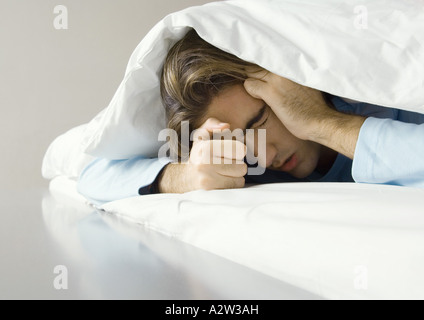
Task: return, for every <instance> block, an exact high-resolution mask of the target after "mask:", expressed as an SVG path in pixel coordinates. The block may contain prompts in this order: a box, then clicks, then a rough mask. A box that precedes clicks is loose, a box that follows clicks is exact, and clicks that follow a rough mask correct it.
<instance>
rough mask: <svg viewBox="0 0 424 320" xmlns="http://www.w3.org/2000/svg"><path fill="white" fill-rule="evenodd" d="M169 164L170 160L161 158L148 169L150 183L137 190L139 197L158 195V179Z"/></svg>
mask: <svg viewBox="0 0 424 320" xmlns="http://www.w3.org/2000/svg"><path fill="white" fill-rule="evenodd" d="M169 163H171V160H170V159H168V158H162V159H159V161H157V162H156V163H155V164H154V165H152V167H150V168H149V177H150V179H149V180H150V182H149V183H148V184H147V185H145V186H142V187H140V188H139V189H138V194H139V195H140V196H144V195H149V194H156V193H159V188H158V178H159V176H160V174H161V173H162V171H163V170H164V169H165V167H166V166H167V165H168V164H169Z"/></svg>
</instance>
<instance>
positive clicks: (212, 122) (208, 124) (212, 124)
mask: <svg viewBox="0 0 424 320" xmlns="http://www.w3.org/2000/svg"><path fill="white" fill-rule="evenodd" d="M200 128H201V129H206V130H207V131H208V132H212V133H213V130H224V129H229V128H230V124H229V123H225V122H222V121H220V120H218V119H217V118H209V119H208V120H206V121H205V122H204V123H203V124H202V125H201V126H200Z"/></svg>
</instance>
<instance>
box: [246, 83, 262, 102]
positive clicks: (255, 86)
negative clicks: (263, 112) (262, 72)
mask: <svg viewBox="0 0 424 320" xmlns="http://www.w3.org/2000/svg"><path fill="white" fill-rule="evenodd" d="M244 88H245V89H246V91H247V93H248V94H250V95H251V96H252V97H254V98H256V99H262V100H263V97H264V96H265V91H266V89H267V83H266V82H264V81H262V80H258V79H254V78H248V79H246V80H245V81H244Z"/></svg>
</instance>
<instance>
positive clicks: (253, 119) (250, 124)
mask: <svg viewBox="0 0 424 320" xmlns="http://www.w3.org/2000/svg"><path fill="white" fill-rule="evenodd" d="M265 109H266V104H264V106H263V107H262V108H261V109H260V110H259V111H258V113H257V114H256V115H255V116H254V117H253V118H252V119H250V120H249V121H248V122H247V125H246V128H245V129H244V131H245V130H247V129H251V128H252V126H253V125H254V124H255V123H256V122H258V121H259V120H260V119H261V118H262V116H263V115H264V113H265Z"/></svg>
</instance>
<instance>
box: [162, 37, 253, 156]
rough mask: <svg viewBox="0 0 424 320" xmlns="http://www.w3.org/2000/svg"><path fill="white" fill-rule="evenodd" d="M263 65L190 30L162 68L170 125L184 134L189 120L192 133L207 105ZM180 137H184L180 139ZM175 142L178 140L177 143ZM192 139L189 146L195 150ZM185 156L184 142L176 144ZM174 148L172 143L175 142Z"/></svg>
mask: <svg viewBox="0 0 424 320" xmlns="http://www.w3.org/2000/svg"><path fill="white" fill-rule="evenodd" d="M248 67H255V69H256V68H257V69H258V70H259V67H258V66H257V65H255V64H252V63H249V62H246V61H243V60H241V59H239V58H238V57H236V56H234V55H232V54H230V53H227V52H224V51H222V50H220V49H218V48H216V47H214V46H212V45H211V44H209V43H208V42H206V41H204V40H203V39H201V38H200V37H199V35H198V34H197V33H196V31H195V30H193V29H192V30H191V31H189V32H188V33H187V34H186V35H185V36H184V37H183V38H182V39H181V40H180V41H178V42H177V43H176V44H175V45H174V46H173V47H172V48H171V50H170V51H169V52H168V55H167V58H166V60H165V64H164V67H163V70H162V76H161V83H160V91H161V98H162V102H163V105H164V107H165V110H166V116H167V120H168V128H170V129H173V130H175V131H176V132H177V133H178V137H181V122H182V121H189V132H190V133H191V132H192V130H194V129H196V128H199V127H200V126H201V125H202V124H203V122H204V121H206V120H207V119H205V117H206V113H207V108H208V106H209V105H210V103H211V102H212V99H213V98H214V97H216V96H217V95H218V94H219V93H220V92H222V91H223V90H224V89H226V88H228V87H230V86H233V85H236V84H242V83H243V82H244V80H246V78H247V75H246V68H248ZM179 140H180V139H179ZM174 143H175V142H174ZM191 146H192V143H191V142H190V145H189V148H190V149H191ZM173 147H174V148H178V150H174V152H177V154H178V155H179V157H181V152H180V151H181V143H180V141H178V147H177V146H176V144H175V145H174V146H173ZM171 148H172V143H171Z"/></svg>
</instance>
